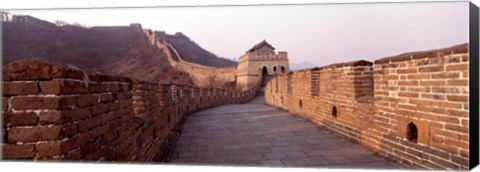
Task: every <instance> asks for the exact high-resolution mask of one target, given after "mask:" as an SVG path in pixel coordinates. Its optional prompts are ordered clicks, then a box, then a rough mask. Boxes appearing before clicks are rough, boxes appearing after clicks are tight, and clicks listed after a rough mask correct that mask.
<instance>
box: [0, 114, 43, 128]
mask: <svg viewBox="0 0 480 172" xmlns="http://www.w3.org/2000/svg"><path fill="white" fill-rule="evenodd" d="M37 122H38V118H37V115H36V114H35V113H33V112H19V113H14V112H5V113H4V114H3V124H4V125H6V126H28V125H36V124H37Z"/></svg>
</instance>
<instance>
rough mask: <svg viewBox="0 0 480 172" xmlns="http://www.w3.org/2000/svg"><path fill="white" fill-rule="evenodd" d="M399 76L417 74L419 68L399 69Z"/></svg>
mask: <svg viewBox="0 0 480 172" xmlns="http://www.w3.org/2000/svg"><path fill="white" fill-rule="evenodd" d="M397 73H398V74H405V73H417V68H406V69H397Z"/></svg>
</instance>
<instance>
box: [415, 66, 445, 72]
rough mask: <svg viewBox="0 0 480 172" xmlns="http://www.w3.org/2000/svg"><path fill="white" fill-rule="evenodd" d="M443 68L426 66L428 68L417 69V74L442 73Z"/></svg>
mask: <svg viewBox="0 0 480 172" xmlns="http://www.w3.org/2000/svg"><path fill="white" fill-rule="evenodd" d="M444 68H445V67H444V66H443V65H441V66H428V67H420V68H418V71H419V72H441V71H444Z"/></svg>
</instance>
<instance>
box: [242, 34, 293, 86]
mask: <svg viewBox="0 0 480 172" xmlns="http://www.w3.org/2000/svg"><path fill="white" fill-rule="evenodd" d="M288 70H289V68H288V54H287V52H284V51H280V52H278V53H275V48H274V47H273V46H272V45H270V44H269V43H268V42H267V41H265V40H263V41H262V42H260V43H258V44H256V45H255V46H253V47H252V48H250V49H249V50H248V51H247V52H245V54H244V55H243V56H241V57H240V58H239V60H238V66H237V78H236V82H237V88H241V89H242V90H245V89H248V88H250V86H253V85H254V84H255V83H256V82H258V80H259V79H262V80H264V81H267V80H268V79H269V78H271V77H272V76H274V75H277V74H281V73H286V72H288Z"/></svg>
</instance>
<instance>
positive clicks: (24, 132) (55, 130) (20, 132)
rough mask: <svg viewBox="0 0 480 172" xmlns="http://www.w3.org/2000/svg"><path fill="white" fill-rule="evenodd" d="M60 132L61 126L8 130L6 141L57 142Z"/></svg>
mask: <svg viewBox="0 0 480 172" xmlns="http://www.w3.org/2000/svg"><path fill="white" fill-rule="evenodd" d="M61 130H62V127H61V126H39V127H31V128H9V129H8V141H9V142H12V143H15V142H37V141H51V140H59V139H61V138H62V135H61V133H62V132H61Z"/></svg>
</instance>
